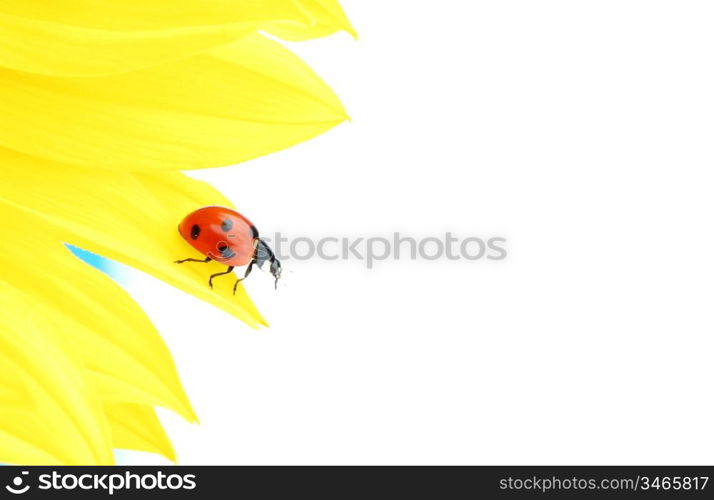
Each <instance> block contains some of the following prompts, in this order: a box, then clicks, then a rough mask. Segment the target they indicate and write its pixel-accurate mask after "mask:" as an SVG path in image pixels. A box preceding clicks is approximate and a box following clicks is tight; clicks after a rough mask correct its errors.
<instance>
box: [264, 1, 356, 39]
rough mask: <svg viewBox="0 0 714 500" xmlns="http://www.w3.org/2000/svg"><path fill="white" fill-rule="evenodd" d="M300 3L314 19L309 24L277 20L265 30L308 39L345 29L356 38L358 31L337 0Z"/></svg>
mask: <svg viewBox="0 0 714 500" xmlns="http://www.w3.org/2000/svg"><path fill="white" fill-rule="evenodd" d="M298 3H299V5H300V6H301V7H302V8H303V9H304V12H305V14H306V15H307V16H308V17H309V18H310V19H311V20H312V22H311V24H310V25H309V26H307V27H306V26H305V25H304V24H302V23H299V22H295V21H294V20H286V21H277V20H276V22H275V23H272V24H271V25H270V26H267V27H265V28H264V29H265V31H267V32H268V33H270V34H271V35H275V36H277V37H280V38H282V39H284V40H295V41H298V40H308V39H311V38H316V37H319V36H326V35H330V34H332V33H334V32H336V31H340V30H344V31H346V32H347V33H349V34H350V35H352V36H353V37H354V38H355V39H356V38H357V32H356V31H355V29H354V28H353V27H352V24H350V21H349V19H347V16H346V15H345V12H344V11H343V10H342V7H340V4H339V2H337V1H336V0H300V1H299V2H298Z"/></svg>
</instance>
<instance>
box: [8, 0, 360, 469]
mask: <svg viewBox="0 0 714 500" xmlns="http://www.w3.org/2000/svg"><path fill="white" fill-rule="evenodd" d="M340 30H343V31H346V32H349V33H351V34H354V31H353V29H352V27H351V26H350V24H349V22H348V20H347V18H346V17H345V15H344V13H343V11H342V10H341V8H340V6H339V4H338V3H337V2H336V1H335V0H201V1H198V0H152V1H151V2H147V1H145V0H111V1H109V0H79V1H78V0H53V1H52V2H40V1H37V0H10V1H7V2H2V5H0V37H2V40H3V43H2V44H0V168H1V171H2V181H1V182H0V217H1V218H2V220H3V221H4V222H3V226H4V227H3V236H2V239H1V240H0V270H1V272H0V300H1V301H2V302H1V306H0V357H1V358H2V359H1V360H0V362H1V365H0V366H1V367H2V368H0V379H1V382H0V383H1V385H0V462H4V463H19V464H111V463H113V451H112V450H113V449H116V448H123V449H132V450H142V451H149V452H153V453H158V454H161V455H164V456H166V457H168V458H170V459H172V460H175V454H174V451H173V449H172V446H171V442H170V440H169V438H168V437H167V435H166V433H165V432H164V430H163V428H162V426H161V423H160V422H159V420H158V418H157V416H156V414H155V410H154V408H155V407H157V406H160V407H164V408H167V409H170V410H172V411H174V412H176V413H178V414H180V415H182V416H183V417H185V418H186V419H188V420H189V421H195V420H196V416H195V414H194V412H193V410H192V409H191V405H190V403H189V401H188V398H187V397H186V394H185V393H184V391H183V388H182V386H181V382H180V380H179V377H178V375H177V373H176V369H175V366H174V363H173V361H172V358H171V355H170V353H169V351H168V349H167V348H166V346H165V344H164V342H163V341H162V340H161V338H160V336H159V334H158V332H157V331H156V329H155V328H154V327H153V326H152V324H151V322H150V321H149V319H148V318H147V317H146V315H145V314H144V313H143V311H142V310H141V308H140V307H139V306H138V305H137V304H136V303H135V302H134V301H133V300H132V299H131V298H130V297H129V296H128V295H127V294H126V293H125V292H124V291H123V289H121V288H120V287H119V286H118V285H117V284H116V283H114V282H113V281H112V280H111V279H110V278H109V277H107V276H106V275H104V274H103V273H101V272H99V271H98V270H96V269H94V268H92V267H90V266H88V265H87V264H85V263H84V262H82V261H80V260H79V259H77V258H75V257H74V256H73V255H72V254H71V253H70V251H69V249H68V248H67V245H72V246H74V247H78V248H81V249H84V250H86V251H89V252H92V253H96V254H99V255H102V256H104V257H107V258H110V259H113V260H116V261H120V262H123V263H125V264H127V265H130V266H133V267H134V268H137V269H140V270H142V271H145V272H147V273H149V274H152V275H153V276H156V277H157V278H159V279H161V280H163V281H165V282H167V283H169V284H171V285H173V286H175V287H177V288H180V289H182V290H184V291H186V292H188V293H190V294H192V295H194V296H196V297H198V298H200V299H203V300H205V301H207V302H210V303H212V304H214V305H215V306H217V307H219V308H221V309H223V310H225V311H227V312H228V313H230V314H232V315H234V316H235V317H237V318H238V319H240V320H242V321H244V322H245V323H246V324H248V325H249V326H252V327H259V326H260V325H264V324H265V321H264V319H263V318H262V317H261V315H260V313H259V312H258V310H257V309H256V307H255V306H254V304H253V303H252V302H251V300H250V298H249V297H248V295H247V294H246V293H245V291H244V290H243V289H242V287H239V288H238V293H237V294H236V296H233V294H232V286H231V285H232V284H231V283H228V281H223V282H217V283H216V285H217V286H216V288H215V289H214V290H210V289H209V288H208V287H207V286H206V282H205V273H206V269H205V268H204V269H201V270H199V269H196V268H194V267H190V266H176V265H174V264H173V261H174V260H175V259H176V257H177V256H181V255H183V254H184V253H185V252H186V247H185V243H184V242H183V241H182V240H181V238H180V236H179V234H178V233H177V231H176V225H177V223H178V221H179V220H180V219H181V218H182V217H183V216H184V215H185V214H186V213H188V212H190V211H192V210H194V209H195V208H197V207H200V206H204V205H225V206H232V204H231V202H230V201H229V200H227V199H225V198H224V197H223V196H222V195H221V194H220V193H219V192H218V191H216V190H215V189H213V188H212V187H211V186H209V185H208V184H206V183H203V182H200V181H197V180H193V179H190V178H189V177H187V176H185V175H184V174H182V173H181V172H180V170H186V169H195V168H207V167H215V166H224V165H232V164H235V163H238V162H240V161H244V160H247V159H250V158H254V157H257V156H260V155H264V154H267V153H270V152H273V151H277V150H280V149H283V148H286V147H289V146H291V145H293V144H296V143H298V142H300V141H304V140H306V139H309V138H312V137H314V136H316V135H318V134H320V133H322V132H324V131H326V130H328V129H329V128H331V127H333V126H335V125H337V124H338V123H341V122H342V121H344V120H345V119H346V118H347V116H346V113H345V111H344V109H343V107H342V105H341V104H340V102H339V100H338V99H337V97H336V96H335V95H334V94H333V92H332V91H331V90H330V89H329V87H328V86H327V85H326V84H325V83H323V82H322V80H321V79H320V78H319V77H318V76H316V75H315V74H314V73H313V72H312V71H311V70H310V68H308V67H307V66H306V65H305V64H304V63H303V62H302V61H301V60H300V59H299V58H297V57H296V56H295V55H293V54H292V53H291V52H289V51H288V50H287V49H286V48H284V47H283V46H282V45H281V44H280V43H279V42H277V41H275V38H281V39H285V40H293V41H297V40H306V39H311V38H316V37H321V36H325V35H328V34H331V33H334V32H336V31H340ZM209 265H210V266H216V268H218V267H219V266H218V264H209Z"/></svg>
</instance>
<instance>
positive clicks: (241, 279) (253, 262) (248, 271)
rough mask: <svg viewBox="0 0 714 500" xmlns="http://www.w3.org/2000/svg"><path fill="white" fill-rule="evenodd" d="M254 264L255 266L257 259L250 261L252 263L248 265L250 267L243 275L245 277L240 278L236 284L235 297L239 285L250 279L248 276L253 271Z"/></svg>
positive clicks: (234, 288)
mask: <svg viewBox="0 0 714 500" xmlns="http://www.w3.org/2000/svg"><path fill="white" fill-rule="evenodd" d="M253 264H255V259H254V260H251V261H250V263H249V264H248V267H247V268H246V270H245V274H244V275H243V277H242V278H238V279H237V280H236V284H235V285H233V295H235V294H236V290H237V289H238V283H240V282H241V281H243V280H244V279H246V278H247V277H248V275H249V274H250V272H251V271H252V270H253Z"/></svg>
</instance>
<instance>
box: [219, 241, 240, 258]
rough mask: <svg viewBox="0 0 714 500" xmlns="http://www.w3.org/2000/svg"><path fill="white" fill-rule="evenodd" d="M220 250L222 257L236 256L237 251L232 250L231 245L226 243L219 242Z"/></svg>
mask: <svg viewBox="0 0 714 500" xmlns="http://www.w3.org/2000/svg"><path fill="white" fill-rule="evenodd" d="M218 251H219V252H221V257H222V258H224V259H232V258H233V257H235V256H236V254H235V252H233V250H231V247H229V246H228V245H226V244H225V243H219V244H218Z"/></svg>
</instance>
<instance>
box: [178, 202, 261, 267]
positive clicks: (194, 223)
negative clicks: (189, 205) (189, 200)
mask: <svg viewBox="0 0 714 500" xmlns="http://www.w3.org/2000/svg"><path fill="white" fill-rule="evenodd" d="M179 233H181V236H183V239H185V240H186V241H187V242H188V243H189V244H190V245H191V246H192V247H193V248H195V249H196V250H198V251H199V252H201V253H202V254H203V255H205V256H206V257H210V258H211V259H213V260H215V261H217V262H220V263H222V264H225V265H227V266H244V265H246V264H248V263H249V262H250V261H251V260H252V258H253V254H254V253H255V240H256V238H258V230H257V229H255V226H254V225H253V223H252V222H250V221H249V220H248V219H246V218H245V217H243V216H242V215H241V214H239V213H238V212H236V211H235V210H231V209H230V208H226V207H203V208H199V209H198V210H196V211H195V212H191V213H190V214H188V215H187V216H186V217H185V218H184V219H183V220H182V221H181V224H179Z"/></svg>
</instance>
